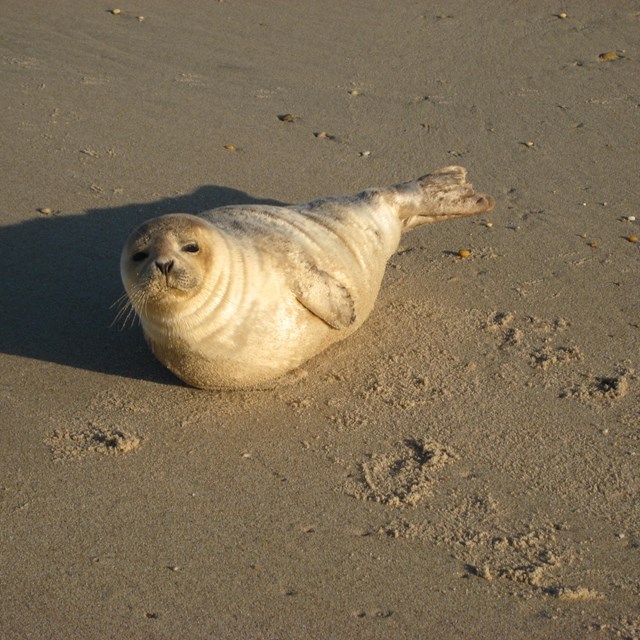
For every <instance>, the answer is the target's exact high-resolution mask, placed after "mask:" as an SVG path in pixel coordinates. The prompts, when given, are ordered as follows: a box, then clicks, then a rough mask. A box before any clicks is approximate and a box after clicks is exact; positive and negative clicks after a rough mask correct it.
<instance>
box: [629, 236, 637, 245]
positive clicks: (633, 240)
mask: <svg viewBox="0 0 640 640" xmlns="http://www.w3.org/2000/svg"><path fill="white" fill-rule="evenodd" d="M627 241H628V242H634V243H635V242H638V236H627Z"/></svg>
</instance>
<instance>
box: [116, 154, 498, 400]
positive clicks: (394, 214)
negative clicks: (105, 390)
mask: <svg viewBox="0 0 640 640" xmlns="http://www.w3.org/2000/svg"><path fill="white" fill-rule="evenodd" d="M465 178H466V170H465V169H463V168H462V167H455V166H451V167H444V168H442V169H438V170H437V171H434V172H433V173H430V174H428V175H425V176H423V177H422V178H418V179H417V180H413V181H411V182H405V183H402V184H396V185H392V186H390V187H386V188H382V189H368V190H366V191H363V192H361V193H358V194H357V195H355V196H345V197H328V198H320V199H318V200H314V201H312V202H309V203H307V204H302V205H296V206H288V207H277V206H269V205H237V206H227V207H221V208H219V209H213V210H211V211H207V212H205V213H202V214H200V215H198V216H193V215H190V214H182V213H176V214H168V215H164V216H161V217H159V218H154V219H153V220H149V221H147V222H145V223H143V224H142V225H141V226H139V227H138V228H137V229H136V230H135V231H134V232H133V233H132V234H131V235H130V236H129V238H128V239H127V241H126V243H125V245H124V249H123V251H122V256H121V261H120V272H121V276H122V281H123V283H124V287H125V291H126V294H127V296H128V299H129V302H130V304H131V305H132V307H133V309H134V310H135V313H136V314H137V315H138V316H139V318H140V322H141V324H142V329H143V332H144V336H145V338H146V340H147V342H148V344H149V346H150V347H151V350H152V351H153V353H154V354H155V356H156V357H157V358H158V360H160V362H162V363H163V364H164V365H165V366H167V367H168V368H169V369H170V370H171V371H173V373H175V374H176V375H177V376H178V377H179V378H181V379H182V380H184V382H186V383H187V384H189V385H192V386H195V387H200V388H203V389H217V388H241V387H258V386H264V385H265V383H268V382H269V381H273V380H275V379H277V378H280V377H281V376H283V375H284V374H286V373H288V372H291V371H293V370H294V369H296V368H297V367H298V366H300V365H301V364H302V363H303V362H305V361H307V360H309V359H310V358H312V357H313V356H315V355H316V354H318V353H319V352H321V351H322V350H323V349H325V348H326V347H328V346H329V345H330V344H332V343H334V342H337V341H338V340H342V339H344V338H346V337H347V336H349V335H350V334H352V333H353V332H354V331H355V330H356V329H357V328H358V327H360V325H361V324H362V323H363V322H364V321H365V320H366V318H367V317H368V316H369V314H370V313H371V310H372V309H373V306H374V303H375V300H376V297H377V295H378V291H379V289H380V284H381V282H382V277H383V275H384V270H385V267H386V264H387V261H388V259H389V258H390V257H391V256H392V255H393V254H394V253H395V251H396V250H397V248H398V244H399V242H400V236H401V234H402V233H403V232H404V231H407V230H409V229H413V228H415V227H418V226H420V225H423V224H428V223H431V222H438V221H440V220H449V219H451V218H461V217H464V216H471V215H476V214H481V213H485V212H487V211H490V210H491V209H492V208H493V206H494V201H493V199H492V198H491V197H489V196H488V195H486V194H484V193H476V192H475V191H474V190H473V187H472V186H471V185H470V184H468V183H467V182H466V181H465Z"/></svg>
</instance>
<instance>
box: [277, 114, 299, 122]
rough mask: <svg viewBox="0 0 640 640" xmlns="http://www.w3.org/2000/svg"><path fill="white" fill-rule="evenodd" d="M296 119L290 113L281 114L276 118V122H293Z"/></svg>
mask: <svg viewBox="0 0 640 640" xmlns="http://www.w3.org/2000/svg"><path fill="white" fill-rule="evenodd" d="M297 119H298V118H296V116H294V115H293V114H292V113H283V114H282V115H280V116H278V120H280V122H294V121H295V120H297Z"/></svg>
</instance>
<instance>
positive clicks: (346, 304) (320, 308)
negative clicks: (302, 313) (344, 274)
mask: <svg viewBox="0 0 640 640" xmlns="http://www.w3.org/2000/svg"><path fill="white" fill-rule="evenodd" d="M293 293H294V294H295V296H296V299H297V300H298V302H299V303H300V304H301V305H302V306H304V307H306V308H307V309H308V310H309V311H310V312H311V313H313V315H314V316H317V317H318V318H320V320H322V321H323V322H326V323H327V324H328V325H329V326H330V327H332V328H333V329H346V328H347V327H350V326H351V325H352V324H353V323H354V322H355V321H356V311H355V303H354V301H353V298H352V297H351V293H350V292H349V290H348V289H347V287H346V286H345V285H343V284H342V283H340V282H338V281H337V280H336V279H335V278H334V277H333V276H331V275H329V274H328V273H327V272H326V271H322V270H320V269H318V268H317V267H315V266H312V265H308V267H307V268H306V269H305V270H304V273H303V274H301V275H300V276H299V277H298V278H297V281H296V283H295V285H294V287H293Z"/></svg>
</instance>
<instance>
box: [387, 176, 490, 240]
mask: <svg viewBox="0 0 640 640" xmlns="http://www.w3.org/2000/svg"><path fill="white" fill-rule="evenodd" d="M466 177H467V171H466V169H464V167H458V166H450V167H442V168H441V169H437V170H436V171H433V172H432V173H429V174H427V175H426V176H422V177H421V178H418V179H417V180H413V181H411V182H405V183H402V184H397V185H393V186H392V187H389V188H388V189H385V190H384V191H383V195H385V196H386V197H387V198H389V199H390V200H391V202H392V203H393V204H394V205H395V207H396V208H397V214H398V217H399V218H400V220H401V221H402V228H403V230H407V229H412V228H414V227H417V226H420V225H422V224H429V223H431V222H440V221H441V220H450V219H452V218H464V217H466V216H474V215H478V214H481V213H487V212H489V211H491V210H492V209H493V207H494V205H495V202H494V200H493V198H492V197H491V196H489V195H487V194H486V193H480V192H476V191H474V190H473V186H472V185H471V184H469V183H468V182H466Z"/></svg>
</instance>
